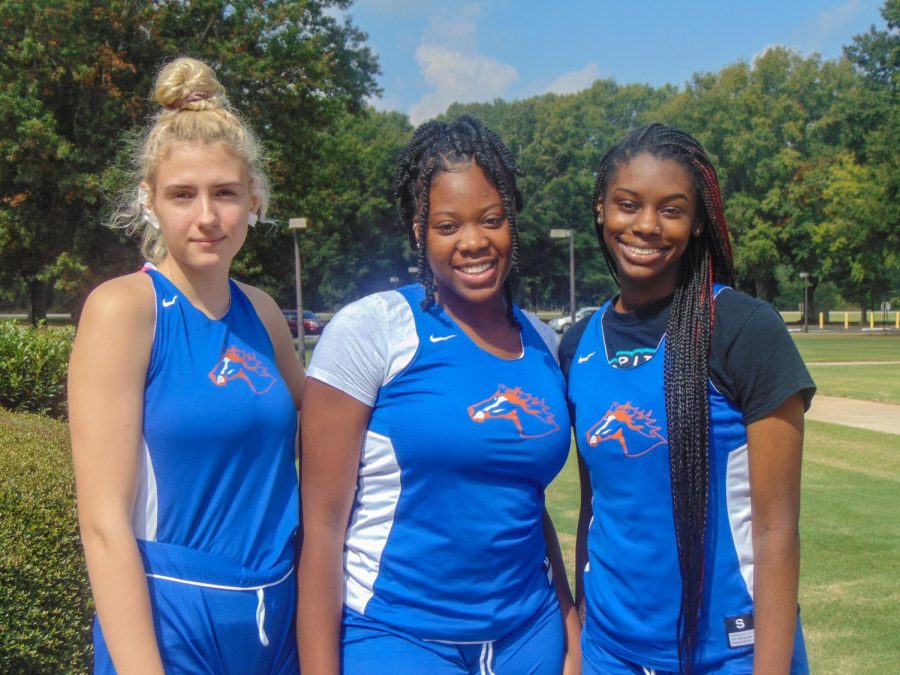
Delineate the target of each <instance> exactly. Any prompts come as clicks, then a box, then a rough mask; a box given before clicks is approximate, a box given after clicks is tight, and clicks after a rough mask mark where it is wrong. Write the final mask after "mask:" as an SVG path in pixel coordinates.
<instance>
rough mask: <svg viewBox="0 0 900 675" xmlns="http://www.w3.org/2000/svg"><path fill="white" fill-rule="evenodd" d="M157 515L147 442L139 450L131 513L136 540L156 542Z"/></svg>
mask: <svg viewBox="0 0 900 675" xmlns="http://www.w3.org/2000/svg"><path fill="white" fill-rule="evenodd" d="M158 513H159V495H158V493H157V491H156V472H154V470H153V460H152V459H151V458H150V448H148V447H147V441H146V440H145V441H144V442H143V447H142V448H141V466H140V468H139V469H138V476H137V494H136V495H135V498H134V510H133V511H132V512H131V529H132V530H133V531H134V536H135V538H136V539H144V540H146V541H156V520H157V516H158Z"/></svg>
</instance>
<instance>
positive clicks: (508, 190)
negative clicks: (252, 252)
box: [299, 116, 580, 675]
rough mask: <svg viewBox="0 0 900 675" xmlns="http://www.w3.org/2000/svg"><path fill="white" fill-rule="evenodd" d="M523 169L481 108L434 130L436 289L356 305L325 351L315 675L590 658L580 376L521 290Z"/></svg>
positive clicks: (412, 172) (431, 239)
mask: <svg viewBox="0 0 900 675" xmlns="http://www.w3.org/2000/svg"><path fill="white" fill-rule="evenodd" d="M517 173H519V171H518V169H517V168H516V164H515V162H514V160H513V158H512V156H511V155H510V153H509V151H508V150H507V149H506V147H505V146H504V145H503V143H502V142H501V141H500V139H499V138H498V137H497V135H496V134H495V133H493V132H492V131H491V130H489V129H488V128H486V127H485V126H484V125H483V124H482V123H481V122H480V121H478V120H477V119H475V118H473V117H469V116H462V117H460V118H459V119H457V120H455V121H454V122H452V123H449V124H448V123H444V122H437V121H433V122H428V123H426V124H425V125H423V126H421V127H420V128H419V129H418V130H417V131H416V132H415V134H414V135H413V138H412V141H411V143H410V144H409V146H408V147H407V148H406V150H405V151H404V152H403V153H402V155H401V157H400V161H399V167H398V171H397V184H396V185H397V188H396V192H397V197H398V199H399V203H400V210H399V213H400V224H401V225H402V226H403V227H405V228H407V229H408V231H409V232H410V236H411V241H412V243H413V246H414V247H415V249H416V251H417V252H418V260H419V280H420V283H419V284H415V285H411V286H407V287H404V288H400V289H397V290H395V291H388V292H385V293H377V294H375V295H371V296H369V297H367V298H364V299H362V300H360V301H358V302H355V303H353V304H351V305H349V306H347V307H345V308H344V309H343V310H341V311H340V312H339V313H338V314H337V315H336V316H335V317H334V319H333V320H332V321H331V323H329V325H328V327H327V328H326V330H325V333H324V335H323V336H322V339H321V341H320V342H319V344H318V346H317V347H316V351H315V354H314V355H313V360H312V363H311V364H310V370H309V377H310V379H309V384H308V387H307V391H306V398H305V400H304V412H303V418H302V425H301V426H302V430H303V478H302V494H303V511H304V513H303V518H304V547H303V554H302V556H301V563H300V604H299V638H300V654H301V665H302V668H303V670H304V672H309V673H316V674H317V675H318V674H319V673H332V674H336V673H338V672H343V673H347V674H350V673H360V674H366V675H368V674H371V673H390V674H397V673H400V674H402V673H416V674H418V673H429V674H432V673H434V674H441V673H446V674H459V673H499V674H503V673H510V674H518V673H536V674H542V673H546V674H551V673H552V674H557V673H560V672H561V671H562V669H563V665H564V651H565V644H566V642H567V643H568V646H569V650H568V652H567V653H566V654H565V659H566V664H567V671H566V672H578V669H579V668H580V651H579V633H580V625H579V622H578V618H577V615H576V613H575V610H574V604H573V601H572V598H571V594H570V592H569V589H568V582H567V580H566V577H565V571H564V568H563V565H562V558H561V555H560V552H559V544H558V542H557V540H556V534H555V531H554V530H553V526H552V524H551V523H550V521H549V518H548V517H547V515H546V513H545V511H544V488H546V486H547V485H548V484H549V483H550V481H551V480H552V479H553V477H554V476H555V475H556V474H557V473H558V472H559V470H560V469H561V468H562V466H563V464H564V463H565V460H566V455H567V454H568V450H569V430H568V427H567V424H568V420H569V417H568V409H567V406H566V401H565V391H564V383H563V378H562V374H561V373H560V371H559V367H558V365H557V362H556V343H555V337H554V335H553V332H552V331H551V330H550V329H549V328H548V327H545V326H544V325H543V324H542V323H541V322H540V321H538V320H537V319H536V318H535V317H534V316H533V315H531V314H528V313H526V312H523V311H522V310H520V309H519V308H518V307H516V306H515V305H514V304H513V302H512V292H511V286H510V283H511V282H510V275H511V273H513V272H514V270H515V266H516V254H517V236H516V214H517V213H518V212H519V210H520V208H521V197H520V195H519V193H518V191H517V189H516V183H515V176H516V174H517ZM548 558H549V559H548ZM561 612H562V616H561Z"/></svg>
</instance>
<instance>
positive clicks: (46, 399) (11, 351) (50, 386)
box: [0, 321, 73, 418]
mask: <svg viewBox="0 0 900 675" xmlns="http://www.w3.org/2000/svg"><path fill="white" fill-rule="evenodd" d="M72 335H73V330H72V328H47V326H46V325H41V326H39V327H38V328H33V327H31V326H22V325H19V324H17V323H16V322H15V321H4V322H2V323H0V406H3V407H5V408H7V409H9V410H15V411H20V412H33V413H41V414H43V415H52V416H53V417H59V418H62V417H65V415H66V373H67V372H68V368H69V353H70V352H71V351H72Z"/></svg>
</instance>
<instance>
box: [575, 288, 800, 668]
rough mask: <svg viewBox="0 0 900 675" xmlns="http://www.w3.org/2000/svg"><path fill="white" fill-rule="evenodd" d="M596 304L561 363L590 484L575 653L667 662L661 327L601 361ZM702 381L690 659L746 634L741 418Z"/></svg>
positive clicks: (744, 644)
mask: <svg viewBox="0 0 900 675" xmlns="http://www.w3.org/2000/svg"><path fill="white" fill-rule="evenodd" d="M718 290H719V289H718V288H717V292H718ZM608 307H609V302H607V303H606V304H605V305H604V306H603V307H602V308H601V310H600V311H599V312H597V313H596V314H595V315H594V316H593V317H592V318H591V320H590V322H589V323H588V325H587V328H586V330H585V332H584V335H583V336H582V338H581V342H580V343H579V345H578V348H577V350H576V351H575V355H574V358H573V360H572V366H571V370H570V372H569V399H570V401H571V404H572V406H573V409H574V414H575V420H574V426H575V436H576V442H577V444H578V451H579V452H580V453H581V456H582V458H583V459H584V461H585V463H586V464H587V466H588V468H589V470H590V477H591V486H592V490H593V494H592V505H593V520H592V521H591V524H590V529H589V533H588V566H587V568H586V571H585V573H584V584H585V594H586V598H587V621H586V624H585V628H584V649H585V657H586V658H587V659H588V660H589V659H590V653H591V645H592V644H598V645H601V646H602V647H603V648H604V649H606V650H608V651H610V652H612V653H614V654H616V655H618V656H619V657H620V658H624V659H627V660H629V661H633V662H635V663H640V664H642V665H646V666H652V667H656V668H659V669H662V670H669V671H678V650H677V642H676V623H677V620H678V611H679V607H680V604H681V576H680V573H679V566H678V552H677V547H676V544H675V526H674V521H673V516H672V490H671V480H670V474H669V446H668V440H667V437H668V426H667V418H666V405H665V392H664V388H663V362H664V353H665V348H666V344H665V337H663V339H662V342H661V344H660V346H659V348H658V349H657V351H656V354H655V356H653V358H651V359H650V360H649V361H646V362H644V363H643V364H641V365H638V366H635V367H633V368H627V369H622V368H614V367H612V366H611V365H610V364H609V363H608V359H607V353H606V345H605V341H604V336H603V322H602V318H603V314H604V313H605V312H606V311H607V308H608ZM708 393H709V415H710V432H709V471H710V484H709V505H708V523H707V550H706V561H705V573H704V587H705V590H704V603H705V607H704V612H703V615H702V617H701V626H700V632H699V636H700V643H699V646H698V650H697V654H696V658H697V660H696V663H697V665H698V666H707V665H710V664H714V663H718V662H722V661H725V660H727V659H730V658H735V657H739V656H743V655H745V654H747V653H748V652H750V651H751V650H752V644H753V632H752V618H750V619H749V622H748V618H749V617H750V615H751V614H752V611H753V599H752V597H751V593H752V589H753V548H752V539H751V525H750V483H749V473H748V465H747V435H746V429H745V426H744V423H743V415H742V413H741V411H740V410H739V409H738V408H737V407H736V406H735V405H734V404H733V403H732V402H731V401H730V400H728V399H727V398H726V397H725V396H723V395H722V394H721V393H720V392H719V391H717V390H716V389H715V387H714V386H713V385H712V383H709V384H708ZM748 627H749V629H748ZM798 635H799V633H798Z"/></svg>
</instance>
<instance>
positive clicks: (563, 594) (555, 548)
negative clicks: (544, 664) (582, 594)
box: [541, 507, 581, 675]
mask: <svg viewBox="0 0 900 675" xmlns="http://www.w3.org/2000/svg"><path fill="white" fill-rule="evenodd" d="M541 525H542V526H543V529H544V539H546V540H547V557H548V558H549V559H550V568H551V569H552V570H553V584H554V586H555V587H556V597H557V600H558V601H559V610H560V612H561V613H562V620H563V630H564V631H565V637H566V654H565V662H564V667H563V675H579V673H581V621H580V620H579V619H578V610H577V609H576V608H575V601H574V600H573V599H572V591H571V589H570V588H569V576H568V575H567V574H566V565H565V562H564V561H563V555H562V550H560V547H559V538H558V537H557V536H556V528H555V527H554V526H553V521H552V520H551V519H550V514H549V513H547V508H546V507H544V513H543V515H542V517H541Z"/></svg>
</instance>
